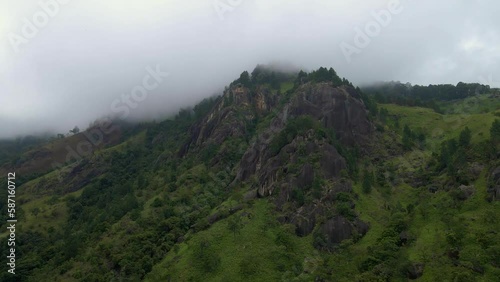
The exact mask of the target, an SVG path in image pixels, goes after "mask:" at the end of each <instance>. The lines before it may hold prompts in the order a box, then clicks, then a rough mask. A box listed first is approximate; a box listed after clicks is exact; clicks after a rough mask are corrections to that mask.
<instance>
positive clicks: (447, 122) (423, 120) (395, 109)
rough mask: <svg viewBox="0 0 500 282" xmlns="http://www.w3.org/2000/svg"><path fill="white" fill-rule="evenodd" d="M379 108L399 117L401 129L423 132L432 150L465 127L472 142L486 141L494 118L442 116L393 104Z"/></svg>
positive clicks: (463, 114)
mask: <svg viewBox="0 0 500 282" xmlns="http://www.w3.org/2000/svg"><path fill="white" fill-rule="evenodd" d="M379 107H380V108H386V109H387V110H388V111H389V114H390V115H395V116H398V117H400V125H401V127H403V126H404V125H408V126H409V127H410V128H411V129H417V130H421V131H422V132H424V133H425V135H426V137H427V142H428V144H429V145H430V149H432V150H436V149H437V146H438V145H439V144H440V143H441V142H442V141H444V140H446V139H449V138H453V137H458V136H459V134H460V131H462V130H463V129H464V128H465V127H466V126H467V127H469V129H470V130H471V131H472V142H478V141H481V140H485V139H488V138H489V136H490V134H489V128H490V125H491V123H493V121H494V120H495V118H496V117H495V115H494V114H493V113H492V112H488V113H482V114H479V113H476V114H467V113H460V114H458V113H454V114H447V115H442V114H438V113H436V112H434V111H433V110H431V109H428V108H419V107H405V106H398V105H394V104H382V105H379ZM450 107H451V106H450Z"/></svg>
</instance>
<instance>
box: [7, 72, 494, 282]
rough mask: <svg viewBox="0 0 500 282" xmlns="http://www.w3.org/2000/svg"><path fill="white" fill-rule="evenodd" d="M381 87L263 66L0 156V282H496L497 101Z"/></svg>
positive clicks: (485, 95)
mask: <svg viewBox="0 0 500 282" xmlns="http://www.w3.org/2000/svg"><path fill="white" fill-rule="evenodd" d="M388 85H390V87H389V86H387V87H385V86H384V87H381V86H380V85H378V86H374V87H372V88H363V90H362V89H360V88H357V87H354V86H353V85H352V83H351V82H349V81H348V80H347V79H345V78H342V79H341V78H340V77H339V76H338V75H337V73H336V72H335V70H333V69H332V68H330V69H326V68H320V69H318V70H315V71H312V72H310V73H306V72H303V71H296V70H290V69H287V68H286V67H281V68H275V67H273V66H266V65H259V66H257V67H256V68H255V69H254V70H253V71H252V72H251V73H249V72H246V71H245V72H243V73H242V74H241V75H240V77H239V78H238V79H236V80H235V81H233V82H232V83H231V84H230V85H229V86H228V87H226V89H225V90H224V92H223V93H222V95H220V96H217V97H211V98H207V99H205V100H203V101H202V102H200V103H199V104H198V105H196V106H194V107H193V108H187V109H182V110H181V111H180V112H179V113H178V114H177V115H176V116H175V117H172V118H170V119H166V120H164V121H162V122H158V123H156V122H148V123H141V124H129V123H124V122H120V121H119V120H115V121H112V122H110V121H101V122H96V123H94V124H93V125H92V126H91V127H89V128H88V129H87V130H85V131H83V132H81V133H76V134H74V135H72V136H68V137H64V138H55V139H47V140H39V141H37V142H31V143H29V146H27V145H26V146H25V145H23V144H22V143H19V142H18V143H12V142H10V143H9V142H4V143H0V149H2V150H0V151H2V152H10V153H9V154H5V157H4V158H2V159H1V161H2V162H3V164H1V165H0V171H1V172H2V175H7V173H9V172H15V173H16V180H15V182H16V198H15V199H16V215H17V219H18V222H17V223H16V224H17V225H16V266H15V271H16V276H12V275H11V274H9V273H5V272H4V273H2V276H1V280H2V281H142V280H144V281H401V280H405V281H406V280H408V279H411V280H417V281H436V280H443V281H475V280H477V281H495V279H497V277H499V276H500V269H499V267H500V264H499V263H498V262H499V261H500V245H499V243H498V242H499V240H498V239H500V235H499V233H498V230H500V218H499V216H498V214H499V211H500V209H499V208H500V206H499V205H500V202H499V201H498V199H500V161H499V155H500V154H499V152H500V150H499V148H500V120H499V116H500V112H499V109H500V103H499V99H498V96H497V94H495V92H494V91H493V90H491V89H489V88H486V87H483V86H481V91H480V92H477V93H476V92H474V91H468V90H467V89H469V88H470V87H472V86H471V85H469V84H463V85H462V84H460V85H457V86H456V88H459V89H466V90H465V91H464V92H460V93H465V94H463V95H462V94H460V95H459V97H452V98H453V99H451V98H450V95H449V93H452V92H443V91H440V90H439V89H448V88H447V86H429V87H427V88H425V89H424V88H422V86H418V87H416V86H413V88H412V86H408V85H406V86H405V87H394V83H392V84H388ZM469 86H470V87H469ZM473 86H474V87H476V88H477V87H478V85H476V84H474V85H473ZM377 87H378V88H377ZM408 87H410V88H408ZM415 87H416V89H417V90H414V89H415ZM419 87H420V88H419ZM374 89H376V90H374ZM387 89H390V91H389V90H387ZM398 89H400V90H398ZM401 89H405V90H404V91H403V90H401ZM408 89H413V91H417V92H413V94H412V91H408ZM415 93H425V95H424V94H415ZM453 93H454V92H453ZM422 97H423V98H422ZM429 97H430V98H429ZM417 100H418V101H419V102H418V104H416V103H415V102H414V101H417ZM5 179H6V178H5ZM5 186H7V183H6V185H5ZM2 197H3V199H6V198H7V191H6V190H3V191H2ZM8 208H9V207H8V206H7V205H6V201H2V202H1V203H0V211H1V213H0V214H1V216H2V222H4V226H2V228H3V230H5V231H4V232H3V233H2V234H1V236H2V239H5V240H6V239H7V238H8V236H10V233H9V230H7V229H6V227H7V226H8V225H7V224H6V221H7V219H8V218H7V216H8ZM6 246H7V243H6V242H4V243H2V248H3V249H2V251H3V254H4V257H6V256H8V255H9V253H10V250H8V249H7V247H6Z"/></svg>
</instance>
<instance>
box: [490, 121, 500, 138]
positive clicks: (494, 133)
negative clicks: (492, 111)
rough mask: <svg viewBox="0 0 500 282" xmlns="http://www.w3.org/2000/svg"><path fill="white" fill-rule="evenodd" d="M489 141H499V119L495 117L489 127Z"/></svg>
mask: <svg viewBox="0 0 500 282" xmlns="http://www.w3.org/2000/svg"><path fill="white" fill-rule="evenodd" d="M490 136H491V141H492V142H494V143H497V142H500V120H499V119H495V121H494V122H493V124H491V128H490Z"/></svg>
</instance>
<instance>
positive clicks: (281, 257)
mask: <svg viewBox="0 0 500 282" xmlns="http://www.w3.org/2000/svg"><path fill="white" fill-rule="evenodd" d="M270 209H271V206H270V204H269V203H268V202H267V200H266V199H261V200H257V201H256V202H255V203H254V204H253V206H252V207H249V208H246V209H244V210H243V211H241V212H239V213H237V214H235V215H232V217H234V216H240V215H241V214H242V213H246V214H249V215H250V218H248V217H243V224H244V226H243V228H242V229H241V230H240V232H239V233H236V236H234V235H233V234H232V233H231V232H230V231H229V230H228V228H227V220H228V219H229V218H228V219H225V220H222V221H219V222H217V223H215V224H214V225H212V226H211V227H210V228H209V229H208V230H205V231H201V232H199V233H196V234H194V235H193V236H192V237H191V238H189V239H188V240H187V241H185V242H184V243H182V244H180V247H179V249H178V251H177V252H175V251H171V252H170V253H169V254H168V255H167V256H166V257H165V259H164V260H163V261H162V262H160V263H159V264H157V265H156V266H154V268H153V271H152V272H151V273H150V274H149V275H148V276H147V277H146V281H166V279H167V277H169V276H170V277H171V278H172V279H173V280H172V281H191V280H193V281H242V280H241V279H243V277H242V275H241V272H242V270H241V268H242V264H250V265H248V267H250V268H251V269H255V272H254V273H252V274H248V275H247V276H245V277H244V281H280V280H282V279H285V280H286V279H287V277H295V276H296V275H295V274H293V273H292V270H293V269H296V271H298V272H301V271H300V269H301V268H305V269H310V268H314V267H315V265H316V264H317V263H319V261H320V259H319V257H318V254H317V252H316V251H315V250H314V248H313V247H312V244H311V236H308V237H304V238H299V237H296V236H294V235H292V234H291V233H290V232H289V231H286V230H285V229H286V227H284V226H282V225H279V224H278V223H277V222H276V221H275V218H274V217H273V215H272V213H271V211H270ZM279 232H284V233H285V234H287V235H286V238H289V241H288V243H286V244H285V245H284V244H281V243H277V242H276V236H277V234H278V233H279ZM201 240H208V241H209V242H210V244H211V246H212V251H213V252H215V253H216V254H217V255H218V256H219V257H220V259H221V260H220V266H219V268H218V270H217V271H215V272H214V273H209V274H207V273H203V272H202V271H200V270H198V269H197V268H196V267H193V265H192V264H193V248H195V246H197V245H199V244H200V242H201ZM304 258H306V259H305V260H304ZM301 279H305V281H307V280H308V279H311V278H310V277H308V275H307V274H305V273H302V274H301Z"/></svg>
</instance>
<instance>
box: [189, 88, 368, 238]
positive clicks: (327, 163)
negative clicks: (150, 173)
mask: <svg viewBox="0 0 500 282" xmlns="http://www.w3.org/2000/svg"><path fill="white" fill-rule="evenodd" d="M299 117H308V118H311V119H312V120H314V121H315V122H317V123H318V124H319V126H320V127H321V128H323V129H324V130H333V132H335V136H336V138H337V142H338V144H340V145H341V146H345V147H346V148H354V147H357V148H360V149H361V151H362V152H363V148H365V146H364V145H366V144H367V141H368V139H369V138H370V135H371V134H372V132H373V125H372V124H371V123H370V121H369V120H368V114H367V110H366V107H365V105H364V103H363V101H362V99H361V97H360V95H359V93H357V92H356V90H355V89H354V88H352V87H349V86H342V87H333V86H332V85H331V84H329V83H318V84H311V83H308V84H305V85H302V86H300V87H298V88H296V89H295V90H293V91H291V92H289V93H287V94H286V95H285V94H278V93H274V92H273V91H271V90H269V89H268V88H266V87H257V89H255V90H253V91H252V90H250V89H247V88H244V87H240V86H237V87H232V88H230V89H228V90H227V91H226V92H225V93H224V95H223V96H222V97H221V99H220V100H219V102H218V103H217V105H216V106H215V107H214V109H213V110H212V112H211V113H210V114H209V115H208V116H207V117H206V118H205V119H204V120H202V121H201V122H199V123H198V124H196V125H194V126H193V127H192V128H191V138H190V140H188V142H187V143H186V145H185V146H184V149H183V150H182V151H181V152H180V154H181V156H182V155H183V154H185V153H186V152H187V151H188V150H190V149H192V148H195V147H203V146H206V145H207V144H209V143H213V144H222V143H224V142H225V141H226V140H229V139H230V138H241V137H244V136H245V135H248V124H249V123H250V122H252V121H256V120H258V121H260V120H265V119H266V118H267V119H268V120H269V119H270V122H268V124H264V126H259V127H260V129H261V130H258V131H257V132H256V133H255V135H253V136H252V137H251V138H250V139H249V142H248V146H247V149H246V151H245V152H244V154H243V156H242V158H241V160H240V161H239V164H237V165H236V166H235V168H234V169H233V172H234V174H235V178H234V181H233V185H238V184H240V183H247V184H248V185H249V186H250V188H251V189H252V190H254V191H256V195H257V196H259V197H271V199H273V201H274V202H275V204H276V207H277V210H278V211H280V212H281V213H282V215H283V216H282V219H283V222H284V223H292V224H294V225H295V226H296V233H297V235H299V236H306V235H308V234H310V233H311V232H312V231H313V229H314V228H315V226H316V225H318V224H319V225H320V227H319V229H318V230H319V231H318V232H320V233H321V234H323V235H324V236H323V237H324V238H325V239H324V240H326V241H325V242H326V243H327V245H328V246H330V245H332V244H335V243H339V242H340V241H341V240H342V239H346V238H349V237H351V236H354V234H361V235H363V234H364V233H366V230H367V228H368V227H367V225H366V224H365V223H363V222H361V221H359V220H358V219H356V218H355V214H354V213H352V216H351V218H350V220H349V219H347V218H346V217H344V216H341V215H338V214H337V212H336V204H337V200H336V198H335V195H336V194H337V193H340V192H344V193H347V194H353V193H352V189H351V186H350V183H349V181H348V180H345V179H342V177H341V172H342V171H343V170H345V169H346V168H347V165H346V160H345V158H344V156H342V155H341V154H340V153H339V150H338V148H336V147H335V145H334V144H332V142H331V140H328V138H326V137H325V136H322V135H320V134H319V135H318V132H317V130H315V129H313V128H310V129H306V130H304V131H301V132H298V133H297V134H296V136H293V137H292V140H291V141H290V142H288V143H287V144H284V146H282V147H281V148H278V149H279V150H278V151H277V152H276V148H271V143H272V142H273V140H274V139H275V138H277V135H279V134H280V133H281V132H282V131H283V130H284V129H285V127H286V126H287V123H288V122H289V121H290V120H292V119H297V118H299ZM262 128H263V129H262ZM223 153H224V152H221V151H219V154H223ZM313 190H314V191H313ZM311 195H314V196H311ZM304 197H305V198H306V200H304V199H303V198H304ZM311 198H312V199H313V200H310V199H311ZM348 206H349V208H350V209H352V208H354V204H352V202H348Z"/></svg>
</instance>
